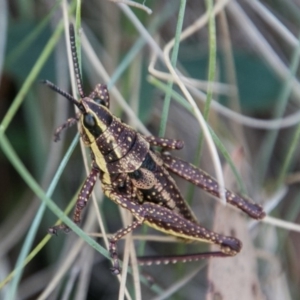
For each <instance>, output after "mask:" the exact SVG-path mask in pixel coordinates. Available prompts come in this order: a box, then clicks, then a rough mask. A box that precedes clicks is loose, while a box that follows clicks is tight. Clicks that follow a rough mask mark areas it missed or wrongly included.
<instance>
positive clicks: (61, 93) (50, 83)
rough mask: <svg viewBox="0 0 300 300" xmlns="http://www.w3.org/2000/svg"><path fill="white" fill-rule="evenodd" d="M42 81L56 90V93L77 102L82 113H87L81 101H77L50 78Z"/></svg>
mask: <svg viewBox="0 0 300 300" xmlns="http://www.w3.org/2000/svg"><path fill="white" fill-rule="evenodd" d="M41 83H43V84H46V85H47V86H48V87H49V88H50V89H51V90H53V91H55V92H56V93H58V94H60V95H61V96H63V97H64V98H66V99H67V100H69V101H70V102H72V103H73V104H75V105H76V106H77V107H78V109H79V110H80V111H81V112H82V113H85V108H84V107H83V105H82V104H81V103H80V102H79V101H77V100H76V99H75V98H74V97H73V96H72V95H70V94H69V93H67V92H65V91H63V90H61V89H60V88H59V87H58V86H56V85H55V84H54V83H52V82H51V81H49V80H41Z"/></svg>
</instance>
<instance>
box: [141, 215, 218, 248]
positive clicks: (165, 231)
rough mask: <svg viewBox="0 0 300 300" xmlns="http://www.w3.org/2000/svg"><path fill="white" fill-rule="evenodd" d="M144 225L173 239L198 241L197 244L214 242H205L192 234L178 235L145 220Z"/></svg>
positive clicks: (176, 232) (178, 233)
mask: <svg viewBox="0 0 300 300" xmlns="http://www.w3.org/2000/svg"><path fill="white" fill-rule="evenodd" d="M144 224H147V225H148V226H150V227H152V228H154V229H156V230H158V231H161V232H163V233H166V234H168V235H171V236H175V237H178V238H183V239H185V240H187V242H190V241H191V242H192V241H199V242H204V243H209V244H214V242H212V241H210V240H207V239H204V238H199V237H196V236H193V235H192V234H184V233H180V232H178V231H174V230H172V229H166V228H163V227H160V226H158V225H157V224H155V223H151V222H149V221H146V220H145V222H144Z"/></svg>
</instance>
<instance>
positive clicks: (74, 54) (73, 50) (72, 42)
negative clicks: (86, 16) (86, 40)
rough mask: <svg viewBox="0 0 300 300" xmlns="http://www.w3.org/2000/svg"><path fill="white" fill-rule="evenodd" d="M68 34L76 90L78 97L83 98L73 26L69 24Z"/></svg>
mask: <svg viewBox="0 0 300 300" xmlns="http://www.w3.org/2000/svg"><path fill="white" fill-rule="evenodd" d="M69 33H70V46H71V53H72V59H73V66H74V72H75V77H76V83H77V89H78V92H79V95H80V97H81V98H84V93H83V89H82V77H81V74H80V69H79V64H78V56H77V51H76V43H75V31H74V26H73V24H70V26H69Z"/></svg>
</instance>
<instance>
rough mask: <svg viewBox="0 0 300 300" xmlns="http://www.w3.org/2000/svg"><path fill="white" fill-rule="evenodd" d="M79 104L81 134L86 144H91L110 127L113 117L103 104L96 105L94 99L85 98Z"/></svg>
mask: <svg viewBox="0 0 300 300" xmlns="http://www.w3.org/2000/svg"><path fill="white" fill-rule="evenodd" d="M79 103H80V104H79V105H78V106H77V107H79V106H82V109H80V112H81V116H80V123H81V126H82V134H83V136H84V141H85V143H86V144H90V143H92V142H93V141H94V140H95V139H97V138H98V137H99V136H100V135H101V134H102V133H103V132H104V131H105V130H106V129H107V127H109V126H110V124H111V122H112V120H113V116H112V114H111V113H110V111H109V110H108V108H107V107H106V106H105V103H101V102H100V104H99V103H97V102H95V100H94V99H92V98H89V97H85V98H83V99H81V101H80V102H79Z"/></svg>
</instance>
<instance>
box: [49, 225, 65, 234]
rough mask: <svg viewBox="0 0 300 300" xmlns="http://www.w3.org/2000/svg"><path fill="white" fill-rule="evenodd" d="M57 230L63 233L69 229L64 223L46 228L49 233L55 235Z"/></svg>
mask: <svg viewBox="0 0 300 300" xmlns="http://www.w3.org/2000/svg"><path fill="white" fill-rule="evenodd" d="M59 231H63V232H64V233H69V232H70V231H71V229H70V228H69V227H68V226H66V225H65V224H60V225H56V226H53V227H50V228H49V229H48V233H49V234H51V235H56V236H57V233H58V232H59Z"/></svg>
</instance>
